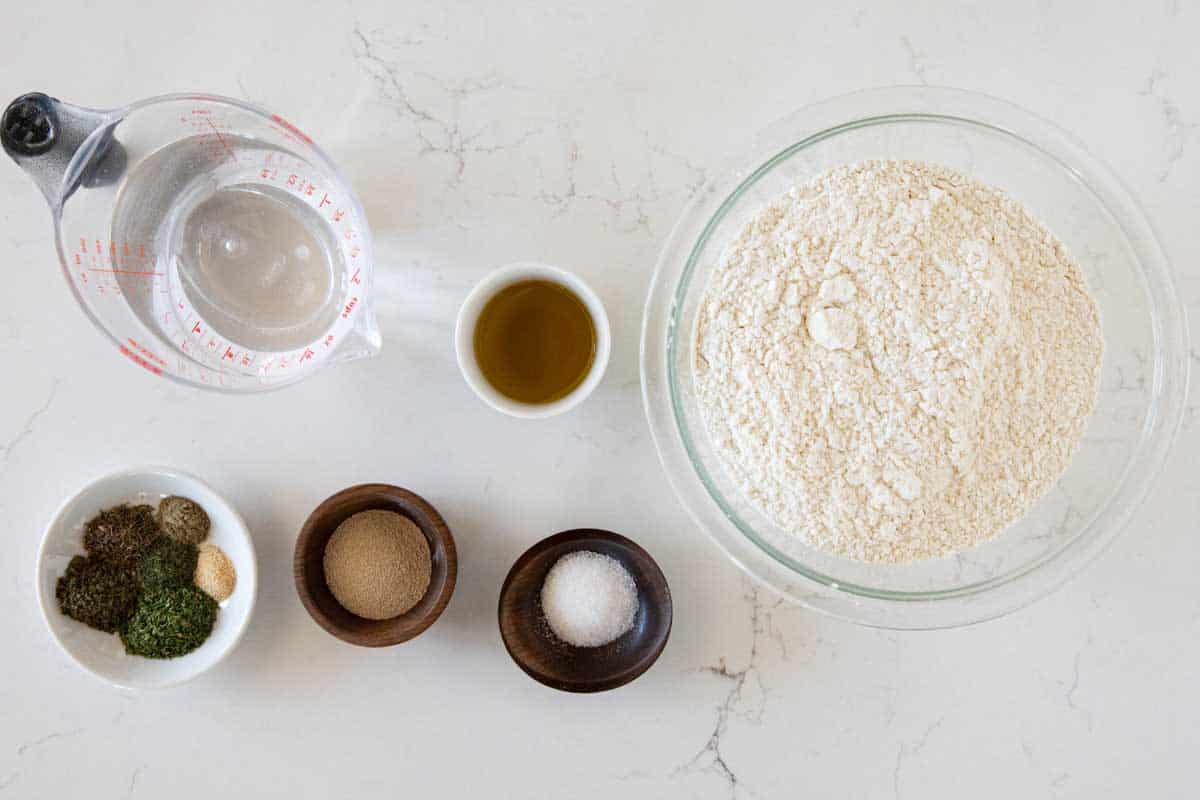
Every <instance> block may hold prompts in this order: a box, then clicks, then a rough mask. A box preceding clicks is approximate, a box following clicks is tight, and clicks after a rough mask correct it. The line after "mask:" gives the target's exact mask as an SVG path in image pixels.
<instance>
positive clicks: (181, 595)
mask: <svg viewBox="0 0 1200 800" xmlns="http://www.w3.org/2000/svg"><path fill="white" fill-rule="evenodd" d="M216 620H217V603H216V601H215V600H213V599H212V598H211V597H209V596H208V595H206V594H205V593H204V592H202V591H200V590H199V589H197V588H196V587H195V586H170V587H159V588H155V589H148V590H146V591H145V592H142V596H141V597H140V598H139V599H138V602H137V607H136V608H135V609H134V611H133V616H132V617H130V618H129V621H128V622H127V623H125V627H124V628H122V629H121V641H122V642H124V643H125V652H126V653H129V654H130V655H134V656H145V657H146V658H176V657H178V656H182V655H186V654H187V653H190V652H192V651H193V650H195V649H196V648H197V647H199V646H200V645H202V644H204V640H205V639H207V638H208V636H209V634H211V633H212V629H213V623H215V622H216Z"/></svg>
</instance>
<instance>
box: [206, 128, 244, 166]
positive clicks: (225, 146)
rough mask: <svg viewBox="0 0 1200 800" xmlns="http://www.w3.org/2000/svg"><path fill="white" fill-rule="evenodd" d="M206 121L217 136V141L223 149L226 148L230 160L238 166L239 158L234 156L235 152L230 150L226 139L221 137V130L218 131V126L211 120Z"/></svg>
mask: <svg viewBox="0 0 1200 800" xmlns="http://www.w3.org/2000/svg"><path fill="white" fill-rule="evenodd" d="M206 121H207V122H208V127H210V128H212V132H213V133H215V134H216V135H217V141H218V142H220V143H221V147H224V148H225V152H226V153H229V160H230V161H232V162H233V163H235V164H236V163H237V156H235V155H234V154H233V151H232V150H230V149H229V145H228V144H226V143H225V137H224V136H222V135H221V132H220V131H219V130H217V126H216V125H213V121H212V120H211V119H210V120H206Z"/></svg>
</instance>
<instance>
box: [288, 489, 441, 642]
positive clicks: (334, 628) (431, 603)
mask: <svg viewBox="0 0 1200 800" xmlns="http://www.w3.org/2000/svg"><path fill="white" fill-rule="evenodd" d="M371 509H385V510H388V511H395V512H397V513H399V514H403V515H404V516H406V517H408V518H409V519H410V520H412V521H413V522H415V523H416V524H417V527H419V528H420V529H421V533H422V534H424V535H425V539H426V541H427V542H429V555H430V557H431V561H432V574H431V576H430V579H429V588H428V589H427V590H426V592H425V595H424V597H422V598H421V599H420V600H419V601H418V602H417V604H416V605H415V606H413V607H412V608H411V609H409V610H408V611H406V612H405V613H403V614H401V615H399V616H398V617H393V618H391V619H385V620H369V619H364V618H362V617H359V616H356V615H355V614H351V613H350V612H349V611H347V610H346V609H345V608H343V607H342V606H341V604H340V603H338V601H337V600H336V599H334V596H333V593H332V592H330V591H329V586H328V585H327V584H326V583H325V544H326V543H327V542H328V541H329V538H330V537H331V536H333V532H334V531H335V530H337V527H338V525H341V524H342V522H344V521H345V520H346V519H348V518H350V517H352V516H354V515H355V514H357V513H358V512H360V511H368V510H371ZM293 571H294V574H295V580H296V592H297V593H298V594H299V595H300V602H301V603H303V604H304V608H305V609H307V610H308V613H309V615H310V616H311V617H312V618H313V620H315V621H316V623H317V624H318V625H320V626H321V627H322V628H324V629H325V630H326V631H328V632H329V633H331V634H333V635H334V636H336V637H337V638H339V639H341V640H342V641H344V642H349V643H350V644H356V645H360V646H363V647H386V646H388V645H393V644H399V643H401V642H406V641H408V640H409V639H412V638H413V637H414V636H417V635H418V634H420V633H422V632H423V631H425V630H426V629H427V628H428V627H429V626H430V625H432V624H433V623H434V622H435V621H436V620H437V618H438V617H439V616H441V613H442V611H444V610H445V609H446V605H447V604H448V603H449V602H450V596H451V595H452V594H453V593H454V584H455V581H456V580H457V577H458V553H457V551H456V550H455V547H454V537H453V536H452V535H451V533H450V528H449V527H448V526H447V525H446V522H445V520H443V519H442V516H441V515H440V514H439V513H438V512H437V510H436V509H435V508H434V507H433V506H431V505H430V504H429V503H428V502H426V501H425V499H424V498H422V497H421V496H419V495H417V494H415V493H413V492H410V491H409V490H407V489H402V488H400V487H399V486H392V485H390V484H386V483H366V484H361V485H359V486H351V487H350V488H348V489H343V490H342V491H340V492H338V493H337V494H335V495H333V496H332V497H330V498H329V499H328V500H326V501H325V502H323V503H321V505H319V506H317V508H316V509H315V510H314V511H313V512H312V514H310V515H309V517H308V519H307V520H305V522H304V526H303V527H302V528H301V529H300V535H299V536H298V537H297V538H296V551H295V556H294V561H293Z"/></svg>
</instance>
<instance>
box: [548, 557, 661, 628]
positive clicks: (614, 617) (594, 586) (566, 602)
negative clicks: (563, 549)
mask: <svg viewBox="0 0 1200 800" xmlns="http://www.w3.org/2000/svg"><path fill="white" fill-rule="evenodd" d="M637 609H638V599H637V584H636V583H634V580H633V576H631V575H630V574H629V572H628V570H626V569H625V567H624V566H622V565H621V562H619V561H617V560H616V559H615V558H613V557H612V556H606V555H604V554H603V553H594V552H592V551H590V550H580V551H577V552H574V553H568V554H567V555H565V556H563V557H562V558H560V559H559V560H558V561H556V562H555V563H554V566H553V567H551V568H550V572H549V573H548V574H547V575H546V580H545V582H544V583H543V584H542V613H543V614H545V616H546V622H547V623H548V624H549V625H550V630H551V631H553V632H554V635H555V636H557V637H558V638H559V639H562V640H563V641H564V642H566V643H567V644H570V645H573V646H575V647H600V646H601V645H605V644H608V643H609V642H611V641H613V640H614V639H617V638H618V637H620V636H621V635H622V634H624V633H625V632H626V631H628V630H629V629H630V628H632V627H633V621H634V618H635V617H636V616H637Z"/></svg>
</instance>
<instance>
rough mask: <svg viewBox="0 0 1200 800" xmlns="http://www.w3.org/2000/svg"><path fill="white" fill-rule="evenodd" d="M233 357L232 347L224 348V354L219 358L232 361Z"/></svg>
mask: <svg viewBox="0 0 1200 800" xmlns="http://www.w3.org/2000/svg"><path fill="white" fill-rule="evenodd" d="M233 357H234V352H233V348H232V347H226V348H225V353H224V354H223V355H222V356H221V358H228V359H229V360H230V361H232V360H233Z"/></svg>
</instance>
